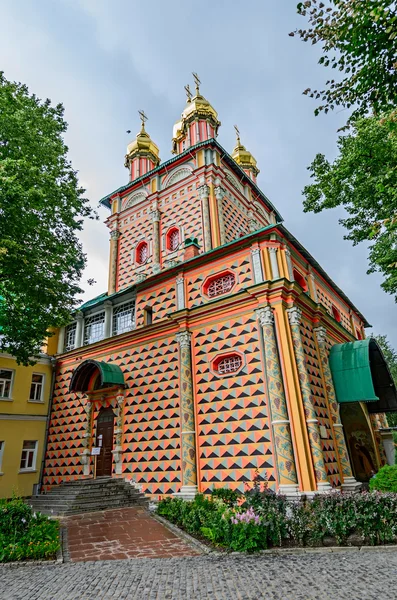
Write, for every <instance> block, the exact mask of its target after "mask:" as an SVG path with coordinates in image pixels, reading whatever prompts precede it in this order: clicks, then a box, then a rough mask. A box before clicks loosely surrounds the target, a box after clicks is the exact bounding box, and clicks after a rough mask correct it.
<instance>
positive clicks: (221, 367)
mask: <svg viewBox="0 0 397 600" xmlns="http://www.w3.org/2000/svg"><path fill="white" fill-rule="evenodd" d="M242 364H243V359H242V357H241V356H240V355H239V354H229V355H228V356H223V357H220V358H218V359H217V360H215V361H214V364H213V368H214V371H216V372H217V373H219V375H227V374H228V373H236V371H239V370H240V369H241V367H242Z"/></svg>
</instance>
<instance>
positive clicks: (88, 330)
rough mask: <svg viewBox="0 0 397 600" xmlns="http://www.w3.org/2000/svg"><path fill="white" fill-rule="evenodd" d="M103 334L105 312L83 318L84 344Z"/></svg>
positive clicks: (92, 342)
mask: <svg viewBox="0 0 397 600" xmlns="http://www.w3.org/2000/svg"><path fill="white" fill-rule="evenodd" d="M104 336H105V312H100V313H97V314H96V315H91V316H90V317H86V318H85V319H84V345H85V346H87V345H88V344H94V343H95V342H99V341H100V340H103V338H104Z"/></svg>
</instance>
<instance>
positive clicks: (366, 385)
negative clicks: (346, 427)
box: [329, 338, 397, 413]
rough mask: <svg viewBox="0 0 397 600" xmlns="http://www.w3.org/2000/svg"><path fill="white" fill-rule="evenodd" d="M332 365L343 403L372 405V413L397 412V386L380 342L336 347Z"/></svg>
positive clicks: (336, 389) (336, 391)
mask: <svg viewBox="0 0 397 600" xmlns="http://www.w3.org/2000/svg"><path fill="white" fill-rule="evenodd" d="M329 365H330V368H331V373H332V379H333V381H334V386H335V393H336V398H337V401H338V402H339V404H344V403H349V402H368V403H369V404H368V411H369V412H370V413H382V412H396V411H397V392H396V386H395V384H394V382H393V379H392V377H391V374H390V371H389V368H388V365H387V363H386V360H385V358H384V356H383V354H382V350H381V349H380V347H379V346H378V344H377V342H376V340H374V339H373V338H367V339H365V340H358V341H357V342H348V343H347V344H336V345H335V346H332V348H331V352H330V356H329Z"/></svg>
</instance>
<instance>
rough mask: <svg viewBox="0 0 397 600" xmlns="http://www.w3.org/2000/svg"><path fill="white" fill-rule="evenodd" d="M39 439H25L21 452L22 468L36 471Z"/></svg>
mask: <svg viewBox="0 0 397 600" xmlns="http://www.w3.org/2000/svg"><path fill="white" fill-rule="evenodd" d="M36 452H37V441H36V442H33V441H24V442H23V447H22V454H21V464H20V469H21V470H23V471H34V469H35V468H36Z"/></svg>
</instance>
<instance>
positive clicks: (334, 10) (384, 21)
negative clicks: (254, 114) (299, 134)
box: [290, 0, 397, 120]
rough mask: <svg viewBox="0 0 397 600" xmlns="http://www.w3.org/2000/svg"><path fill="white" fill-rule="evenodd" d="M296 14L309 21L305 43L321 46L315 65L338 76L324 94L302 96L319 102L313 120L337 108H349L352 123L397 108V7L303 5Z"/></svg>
mask: <svg viewBox="0 0 397 600" xmlns="http://www.w3.org/2000/svg"><path fill="white" fill-rule="evenodd" d="M297 10H298V14H300V15H302V16H303V17H307V18H308V21H309V28H308V29H299V30H296V31H294V32H291V33H290V35H291V36H294V35H299V36H300V38H301V39H302V40H303V41H305V42H311V43H312V44H317V43H320V44H322V51H323V52H322V56H321V57H320V59H319V63H320V64H321V65H324V67H330V68H332V69H336V70H337V71H339V72H341V73H342V78H341V80H340V81H336V80H335V79H329V80H328V81H327V82H326V84H325V88H324V89H323V90H312V89H311V88H307V89H306V90H305V91H304V94H307V95H308V96H310V97H311V98H315V99H317V100H320V102H321V104H320V105H319V106H318V107H317V108H316V110H315V114H318V113H320V112H321V111H324V112H326V113H327V112H328V111H329V110H333V109H334V108H335V107H336V106H343V107H345V108H352V109H353V110H352V114H351V117H350V120H354V119H355V118H356V117H358V116H363V115H366V114H368V113H370V112H373V113H375V114H376V113H380V112H386V111H388V110H390V109H392V108H395V107H396V106H397V4H396V2H395V0H326V1H325V2H321V1H319V0H307V1H306V2H299V4H298V6H297Z"/></svg>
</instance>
